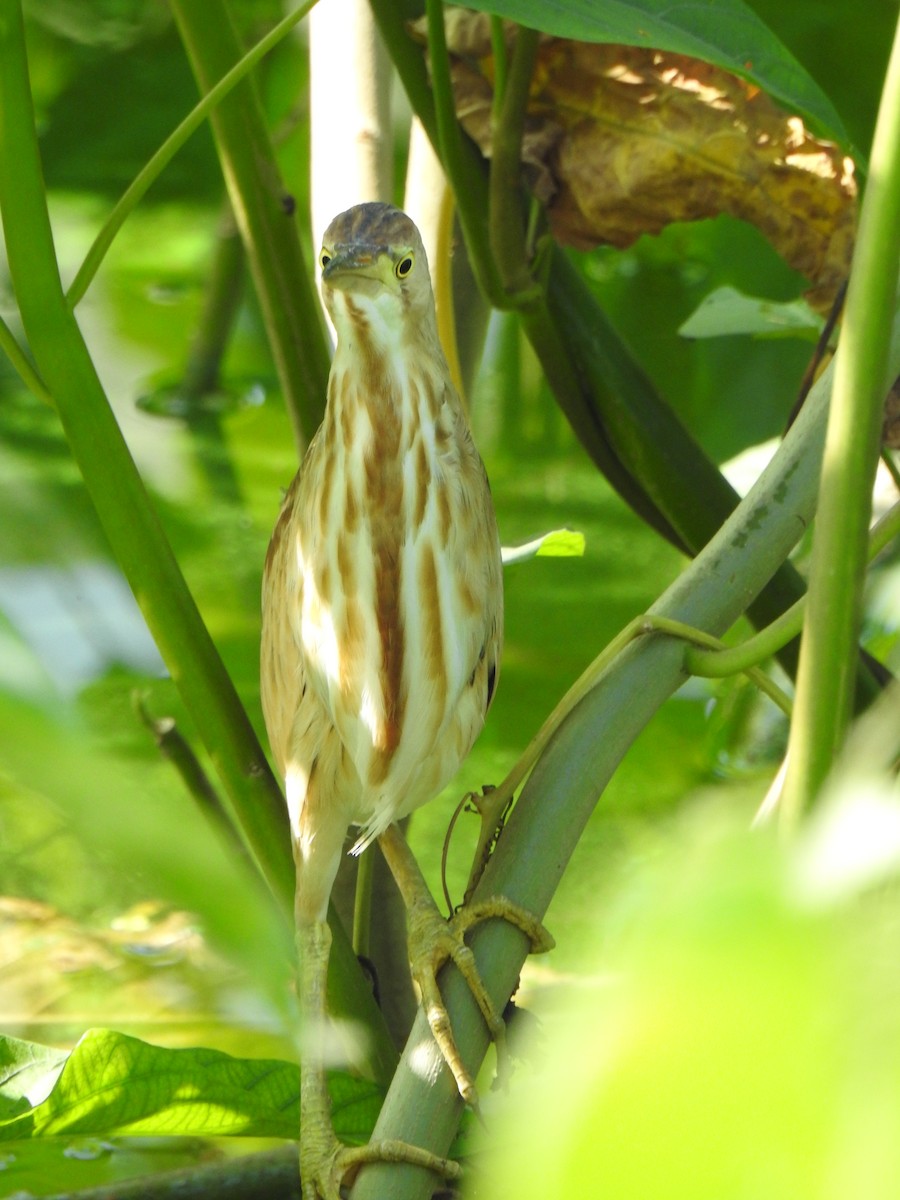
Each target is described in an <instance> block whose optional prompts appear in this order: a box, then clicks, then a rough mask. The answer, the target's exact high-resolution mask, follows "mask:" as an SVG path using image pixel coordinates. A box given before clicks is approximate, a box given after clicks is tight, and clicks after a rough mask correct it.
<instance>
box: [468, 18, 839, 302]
mask: <svg viewBox="0 0 900 1200" xmlns="http://www.w3.org/2000/svg"><path fill="white" fill-rule="evenodd" d="M447 35H448V45H449V47H450V51H451V54H452V55H453V56H454V60H453V83H454V91H455V98H456V105H457V111H458V114H459V118H460V121H461V122H462V124H463V126H464V128H465V129H466V131H467V132H468V133H469V135H470V136H471V137H472V138H473V139H474V140H475V141H476V142H477V144H478V145H479V147H480V148H481V150H482V152H483V153H484V154H486V155H489V154H490V138H491V123H490V116H491V101H492V80H493V61H492V58H491V48H490V37H489V27H488V24H487V19H486V18H485V17H484V16H483V15H482V14H476V13H470V12H467V11H465V10H454V11H452V15H451V19H450V20H449V21H448V26H447ZM523 162H524V166H525V169H526V174H527V175H528V176H529V180H530V183H531V186H532V187H533V188H534V190H535V192H536V194H537V195H538V197H539V198H540V199H541V200H542V201H544V203H545V204H546V205H547V211H548V216H549V220H550V224H551V228H552V231H553V233H554V235H555V236H556V238H557V239H558V240H559V241H560V242H562V243H563V244H565V245H570V246H576V247H578V248H580V249H587V248H591V247H593V246H596V245H599V244H601V243H606V244H610V245H613V246H619V247H624V246H628V245H631V243H632V242H634V241H635V240H636V239H637V238H638V237H640V236H641V234H644V233H651V234H652V233H658V232H659V231H660V230H661V229H663V228H664V227H665V226H666V225H669V224H671V223H672V222H674V221H696V220H699V219H701V218H704V217H713V216H716V215H718V214H720V213H728V214H730V215H732V216H735V217H740V218H742V219H743V220H745V221H748V222H750V223H752V224H753V225H755V226H757V228H758V229H760V230H761V232H762V233H763V234H764V235H765V237H766V238H767V239H768V240H769V241H770V242H771V244H772V245H773V246H774V247H775V249H776V250H777V251H778V253H779V254H780V255H781V256H782V257H783V258H784V259H785V261H786V262H787V263H788V264H789V265H790V266H791V267H793V268H794V269H795V270H797V271H800V272H802V274H804V275H805V276H806V277H807V278H808V279H809V281H810V283H811V285H812V287H811V290H810V292H809V293H808V294H807V299H808V300H809V301H810V303H812V304H813V305H814V306H815V307H816V308H819V309H827V308H828V307H829V306H830V304H831V301H832V300H833V298H834V295H835V293H836V291H837V288H838V286H839V285H840V283H841V282H842V281H843V280H844V279H845V278H846V276H847V274H848V271H849V265H850V258H851V254H852V248H853V239H854V233H855V227H856V184H855V181H854V177H853V163H852V161H851V160H850V159H849V158H847V157H846V156H845V155H844V154H843V152H842V150H841V149H840V147H838V146H836V145H835V144H834V143H831V142H826V141H822V140H819V139H816V138H814V137H813V136H812V134H811V133H810V132H809V131H808V130H807V129H806V127H805V126H804V124H803V122H802V120H801V119H800V118H799V117H797V116H792V115H789V114H786V113H784V112H783V111H782V110H780V109H779V108H778V107H777V106H776V105H775V104H774V103H773V102H772V101H771V100H770V99H769V98H768V96H766V95H765V93H763V92H761V91H760V90H759V88H758V87H756V86H754V85H753V84H750V83H748V82H746V81H745V80H743V79H739V78H738V77H737V76H734V75H731V74H729V73H728V72H726V71H723V70H721V69H720V68H718V67H713V66H710V65H709V64H708V63H704V62H701V61H699V60H696V59H691V58H686V57H684V56H682V55H678V54H671V53H668V52H665V53H664V52H661V51H654V50H647V49H644V48H640V47H631V46H611V45H596V44H593V43H587V42H576V41H570V40H567V39H562V38H554V37H549V36H543V37H542V38H541V42H540V47H539V51H538V56H537V63H536V67H535V71H534V75H533V79H532V83H531V91H530V98H529V104H528V112H527V120H526V134H525V143H524V146H523Z"/></svg>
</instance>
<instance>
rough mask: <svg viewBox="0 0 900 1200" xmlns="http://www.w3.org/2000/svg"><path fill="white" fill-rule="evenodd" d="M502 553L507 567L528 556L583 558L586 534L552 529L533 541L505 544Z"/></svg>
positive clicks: (573, 530) (571, 530)
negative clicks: (520, 543)
mask: <svg viewBox="0 0 900 1200" xmlns="http://www.w3.org/2000/svg"><path fill="white" fill-rule="evenodd" d="M501 553H502V555H503V565H504V566H505V567H506V566H509V564H510V563H515V562H523V561H524V560H525V559H526V558H535V557H541V558H582V557H583V555H584V534H583V533H579V532H578V531H577V530H575V529H552V530H551V531H550V532H549V533H545V534H542V535H541V536H540V537H539V538H535V539H534V541H533V542H525V543H524V544H523V545H521V546H504V547H503V549H502V551H501Z"/></svg>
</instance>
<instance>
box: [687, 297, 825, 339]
mask: <svg viewBox="0 0 900 1200" xmlns="http://www.w3.org/2000/svg"><path fill="white" fill-rule="evenodd" d="M822 325H823V321H822V318H821V317H820V316H819V315H818V313H815V312H813V310H812V309H811V308H810V307H809V305H808V304H807V303H806V301H805V300H791V301H789V302H787V303H779V302H778V301H777V300H766V299H763V298H761V297H759V296H748V295H746V294H745V293H744V292H739V291H738V290H737V288H733V287H720V288H716V289H715V291H712V292H710V293H709V295H708V296H705V297H704V298H703V300H702V301H701V302H700V304H699V305H698V307H697V308H696V309H695V310H694V311H693V312H692V313H691V315H690V316H689V317H688V319H687V320H686V321H685V322H684V324H683V325H682V326H681V327H680V328H679V330H678V332H679V333H680V334H681V336H682V337H687V338H714V337H728V336H730V335H731V334H736V333H743V334H752V335H753V336H754V337H804V338H807V339H809V340H810V341H815V340H816V338H817V337H818V336H819V333H820V331H821V329H822Z"/></svg>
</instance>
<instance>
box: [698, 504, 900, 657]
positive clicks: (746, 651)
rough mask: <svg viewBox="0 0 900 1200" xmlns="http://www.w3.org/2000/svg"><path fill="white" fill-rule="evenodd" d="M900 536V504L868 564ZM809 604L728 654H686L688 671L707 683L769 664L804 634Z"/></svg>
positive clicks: (879, 533) (874, 537)
mask: <svg viewBox="0 0 900 1200" xmlns="http://www.w3.org/2000/svg"><path fill="white" fill-rule="evenodd" d="M898 535H900V504H895V505H894V507H893V508H892V509H891V510H890V511H889V512H887V513H885V515H884V516H883V517H882V518H881V520H880V521H879V522H878V524H877V525H876V526H875V528H874V529H873V530H872V532H871V534H870V536H869V541H868V545H867V549H866V554H867V558H868V560H869V561H870V562H871V560H872V559H873V558H875V556H876V555H877V554H880V553H881V551H882V550H884V549H885V547H886V546H889V545H890V543H891V542H892V541H893V540H894V538H895V537H897V536H898ZM806 601H807V597H806V596H801V597H800V599H799V600H798V601H797V602H796V603H795V604H792V605H791V607H790V608H789V609H787V611H786V612H783V613H782V614H781V616H780V617H777V618H776V619H775V620H774V621H773V622H772V623H771V625H767V626H766V627H765V628H764V629H761V630H760V631H759V633H757V634H754V636H753V637H749V638H747V639H746V640H745V641H743V642H740V643H739V644H738V645H737V646H728V647H727V649H724V650H706V649H700V648H698V647H690V648H689V649H688V650H687V652H686V653H685V659H684V665H685V667H686V668H687V669H688V671H690V673H691V674H692V675H701V676H703V677H704V678H706V679H724V678H725V677H726V676H728V675H736V674H737V673H738V672H739V671H746V670H747V669H748V668H749V667H752V666H754V665H756V664H758V663H762V662H765V661H766V659H767V658H772V657H773V656H774V655H775V654H777V653H778V651H779V650H780V649H781V648H782V646H786V645H787V644H788V642H790V641H791V640H792V639H793V638H795V637H796V636H797V635H798V634H799V633H800V630H801V629H802V628H803V618H804V615H805V613H806Z"/></svg>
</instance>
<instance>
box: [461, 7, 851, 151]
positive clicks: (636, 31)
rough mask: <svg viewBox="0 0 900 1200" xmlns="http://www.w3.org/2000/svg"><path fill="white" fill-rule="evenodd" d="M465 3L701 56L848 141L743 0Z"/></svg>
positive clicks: (547, 28) (820, 95)
mask: <svg viewBox="0 0 900 1200" xmlns="http://www.w3.org/2000/svg"><path fill="white" fill-rule="evenodd" d="M470 7H471V8H476V9H479V10H481V11H482V12H491V13H495V14H497V15H499V16H501V17H508V18H509V19H510V20H512V21H517V22H518V23H519V24H520V25H527V26H529V27H530V28H531V29H540V30H541V31H542V32H544V33H551V34H554V35H555V36H556V37H565V38H575V39H577V40H578V41H582V42H612V43H619V44H621V45H625V46H647V47H650V48H652V49H654V50H671V51H674V52H675V53H677V54H687V55H690V56H691V57H693V58H701V59H703V60H704V61H705V62H709V63H714V64H715V65H716V66H718V67H722V68H724V69H725V70H726V71H731V72H733V73H734V74H735V75H740V76H741V77H742V78H744V79H749V80H750V81H752V82H753V83H755V84H757V85H758V86H759V87H761V88H762V89H763V91H765V92H768V94H769V95H770V96H771V97H772V98H773V99H774V100H777V101H778V102H779V103H781V104H783V105H784V106H785V107H786V108H788V109H790V110H792V111H794V112H797V113H799V114H800V115H801V116H803V117H806V118H808V119H809V121H810V122H811V123H812V124H813V125H814V126H815V127H816V129H817V131H818V132H820V133H823V134H825V135H826V136H829V137H832V138H834V139H835V140H836V141H838V142H841V143H842V144H843V145H847V144H848V142H849V138H848V135H847V131H846V130H845V128H844V124H843V122H842V121H841V118H840V117H839V116H838V113H837V110H836V109H835V107H834V105H833V104H832V103H831V101H830V100H829V99H828V97H827V96H826V95H825V93H824V92H823V91H822V89H821V88H820V87H819V85H818V84H817V83H816V82H815V80H814V79H813V78H812V76H811V75H809V74H808V73H807V72H806V71H805V70H804V68H803V67H802V66H801V65H800V63H799V62H797V60H796V59H795V58H794V56H793V55H792V54H791V52H790V51H789V50H788V49H787V47H786V46H784V45H783V44H782V43H781V42H780V41H779V39H778V38H777V37H776V36H775V34H774V33H772V31H771V30H770V29H769V27H768V26H767V25H765V24H764V22H763V21H761V20H760V18H759V17H758V16H757V15H756V13H754V12H753V11H752V9H750V8H749V7H748V6H747V5H746V4H744V3H743V0H693V2H692V3H681V4H672V3H671V2H670V0H604V2H603V3H602V4H598V3H596V0H565V3H560V2H559V0H556V2H555V3H548V2H547V0H473V2H472V3H471V5H470Z"/></svg>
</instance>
